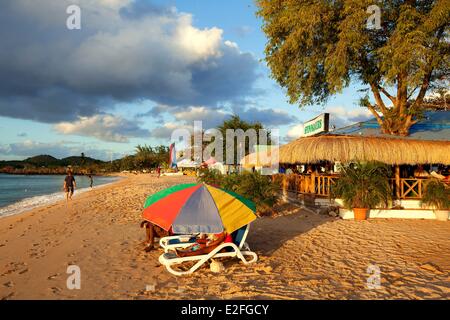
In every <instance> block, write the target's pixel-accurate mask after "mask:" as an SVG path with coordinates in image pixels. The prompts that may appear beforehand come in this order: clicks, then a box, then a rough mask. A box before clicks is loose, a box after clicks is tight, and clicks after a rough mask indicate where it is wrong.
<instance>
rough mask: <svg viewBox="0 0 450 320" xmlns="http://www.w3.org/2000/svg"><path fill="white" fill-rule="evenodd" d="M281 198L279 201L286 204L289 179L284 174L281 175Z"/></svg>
mask: <svg viewBox="0 0 450 320" xmlns="http://www.w3.org/2000/svg"><path fill="white" fill-rule="evenodd" d="M281 185H282V188H283V191H282V197H281V200H282V201H283V202H287V201H288V186H289V179H288V176H287V175H286V174H283V180H282V184H281Z"/></svg>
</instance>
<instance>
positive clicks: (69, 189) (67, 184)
mask: <svg viewBox="0 0 450 320" xmlns="http://www.w3.org/2000/svg"><path fill="white" fill-rule="evenodd" d="M76 187H77V183H76V181H75V177H74V176H73V173H72V171H71V170H69V171H67V176H66V178H65V179H64V191H65V192H66V200H67V201H69V200H72V196H73V193H74V191H75V188H76Z"/></svg>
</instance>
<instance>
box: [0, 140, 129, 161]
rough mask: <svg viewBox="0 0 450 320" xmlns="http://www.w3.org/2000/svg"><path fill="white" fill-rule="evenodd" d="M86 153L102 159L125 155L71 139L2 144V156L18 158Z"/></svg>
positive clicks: (0, 148) (63, 156) (0, 153)
mask: <svg viewBox="0 0 450 320" xmlns="http://www.w3.org/2000/svg"><path fill="white" fill-rule="evenodd" d="M82 152H83V153H84V154H85V155H86V156H87V157H91V158H94V159H100V160H104V161H106V160H110V158H111V157H112V158H113V159H118V158H121V157H122V156H123V154H121V153H117V152H112V151H109V150H106V149H99V148H98V147H97V146H95V147H94V146H87V145H83V144H79V143H75V142H70V141H58V142H51V143H44V142H37V141H33V140H26V141H23V142H19V143H10V144H0V156H2V157H8V158H16V159H25V158H28V157H32V156H36V155H40V154H49V155H52V156H54V157H56V158H65V157H69V156H78V155H80V154H81V153H82Z"/></svg>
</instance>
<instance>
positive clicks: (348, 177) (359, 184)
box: [331, 162, 392, 209]
mask: <svg viewBox="0 0 450 320" xmlns="http://www.w3.org/2000/svg"><path fill="white" fill-rule="evenodd" d="M389 176H390V170H389V167H388V166H386V165H385V164H383V163H380V162H359V163H349V164H346V165H344V166H343V167H342V171H341V175H340V177H339V179H338V180H337V181H336V183H335V184H334V185H333V186H332V188H331V197H333V198H340V199H342V200H343V201H344V206H345V207H346V208H348V209H353V208H376V207H377V206H379V205H381V204H384V205H386V206H387V204H388V201H389V200H390V199H391V195H392V190H391V187H390V184H389Z"/></svg>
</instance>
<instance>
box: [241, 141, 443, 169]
mask: <svg viewBox="0 0 450 320" xmlns="http://www.w3.org/2000/svg"><path fill="white" fill-rule="evenodd" d="M250 157H251V156H250V155H249V156H247V157H245V158H243V159H242V161H241V164H242V165H243V166H244V167H247V168H250V167H253V166H261V164H263V163H261V162H258V163H256V164H255V163H252V161H249V159H250ZM278 157H279V162H280V163H289V164H295V163H315V162H318V161H321V160H328V161H332V162H336V161H341V162H349V161H355V160H356V161H357V160H360V161H381V162H384V163H386V164H391V165H395V164H432V163H441V164H445V165H450V141H424V140H410V139H398V138H382V137H364V136H361V137H359V136H343V135H330V134H327V135H320V136H314V137H304V138H299V139H297V140H295V141H292V142H290V143H288V144H286V145H283V146H280V148H279V155H278ZM252 159H255V155H253V158H252ZM253 162H255V161H253ZM265 162H266V163H265V165H270V160H269V161H265Z"/></svg>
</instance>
